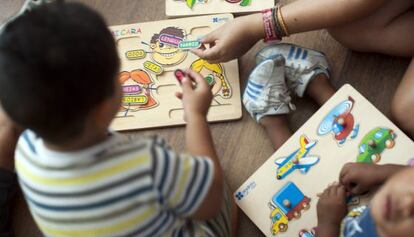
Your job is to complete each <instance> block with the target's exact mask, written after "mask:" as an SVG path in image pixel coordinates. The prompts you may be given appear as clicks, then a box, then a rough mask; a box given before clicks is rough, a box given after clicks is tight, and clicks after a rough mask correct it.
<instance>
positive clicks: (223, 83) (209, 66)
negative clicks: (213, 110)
mask: <svg viewBox="0 0 414 237" xmlns="http://www.w3.org/2000/svg"><path fill="white" fill-rule="evenodd" d="M190 68H191V69H192V70H194V71H195V72H198V73H200V74H201V75H202V76H203V77H204V80H206V81H207V83H208V84H209V85H210V86H212V93H213V95H214V96H221V97H223V98H224V99H229V98H230V97H231V96H232V90H231V87H230V84H229V82H228V80H227V78H226V75H225V73H224V67H223V66H222V65H221V64H215V63H214V64H213V63H209V62H207V61H206V60H203V59H198V60H196V61H194V62H193V63H192V64H191V66H190Z"/></svg>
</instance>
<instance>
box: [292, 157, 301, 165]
mask: <svg viewBox="0 0 414 237" xmlns="http://www.w3.org/2000/svg"><path fill="white" fill-rule="evenodd" d="M292 161H293V164H295V165H297V164H299V159H298V158H297V157H295V158H294V159H293V160H292Z"/></svg>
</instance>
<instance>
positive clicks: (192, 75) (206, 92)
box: [175, 70, 213, 122]
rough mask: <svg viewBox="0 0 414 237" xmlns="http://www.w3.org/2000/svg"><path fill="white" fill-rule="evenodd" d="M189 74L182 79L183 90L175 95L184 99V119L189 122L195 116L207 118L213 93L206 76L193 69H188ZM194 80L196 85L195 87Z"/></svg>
mask: <svg viewBox="0 0 414 237" xmlns="http://www.w3.org/2000/svg"><path fill="white" fill-rule="evenodd" d="M186 73H187V76H186V77H185V78H184V79H183V80H182V84H181V88H182V90H183V91H182V92H177V93H176V94H175V95H176V96H177V97H178V98H179V99H181V100H182V102H183V106H184V114H185V115H184V119H185V120H186V121H187V122H188V121H189V120H191V119H193V118H200V117H202V118H204V119H205V118H206V116H207V113H208V110H209V108H210V104H211V101H212V99H213V94H212V93H211V88H210V86H209V85H208V84H207V82H206V81H205V80H204V78H203V77H202V76H201V75H200V74H198V73H196V72H194V71H191V70H187V71H186ZM193 81H195V82H196V87H195V88H194V87H193Z"/></svg>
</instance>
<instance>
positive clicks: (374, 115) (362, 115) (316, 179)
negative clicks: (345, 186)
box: [234, 85, 414, 237]
mask: <svg viewBox="0 0 414 237" xmlns="http://www.w3.org/2000/svg"><path fill="white" fill-rule="evenodd" d="M349 96H351V97H352V99H353V100H354V102H353V103H352V99H351V100H350V99H349ZM339 104H341V106H339V107H338V108H339V109H336V112H338V111H345V110H346V111H347V112H345V114H347V115H348V116H347V119H345V120H346V121H348V122H349V124H351V125H352V121H351V120H349V119H350V118H351V117H349V113H350V114H352V115H353V118H354V126H349V129H347V128H346V127H347V126H346V125H345V126H344V127H345V129H343V130H342V131H350V130H352V129H354V128H356V127H357V124H359V132H358V134H357V136H356V137H355V138H354V139H350V138H349V137H348V139H347V140H346V141H345V142H344V144H342V145H339V144H338V142H337V141H336V140H335V139H334V136H333V133H332V132H330V133H328V134H326V135H318V133H320V134H324V133H326V132H328V131H330V126H329V123H330V122H329V121H331V120H329V119H328V120H326V121H328V122H329V123H324V125H323V126H322V127H321V129H319V125H320V124H321V121H322V120H324V118H325V117H326V116H327V115H328V113H329V111H331V110H333V108H335V107H336V106H337V105H339ZM352 105H353V107H352ZM349 109H351V110H350V111H349ZM336 112H335V113H336ZM348 112H349V113H348ZM330 115H332V114H330ZM327 117H330V116H327ZM340 117H341V116H340ZM377 127H381V128H384V129H385V130H382V129H379V130H378V131H377V132H376V133H375V135H374V137H375V139H377V138H378V139H383V138H386V137H387V136H388V135H390V134H389V133H387V132H386V131H388V129H392V130H393V131H394V133H395V134H396V137H395V146H394V147H393V148H391V149H385V150H384V151H383V152H382V154H381V156H382V157H381V160H380V162H379V164H385V163H396V164H407V163H408V161H409V160H410V159H411V158H413V151H414V143H413V142H412V141H411V139H410V138H409V137H407V136H406V135H405V134H404V133H403V132H402V131H401V130H400V129H398V128H397V127H396V126H395V125H394V124H393V123H392V122H391V121H390V120H388V119H387V118H386V117H385V116H384V115H383V114H381V112H380V111H378V110H377V109H376V108H375V107H374V106H373V105H372V104H371V103H370V102H368V101H367V100H366V99H365V98H364V97H363V96H362V95H361V94H359V93H358V92H357V91H356V90H355V89H353V88H352V87H351V86H350V85H345V86H343V87H342V88H341V89H340V90H339V91H338V92H337V93H336V94H335V95H334V96H333V97H332V98H331V99H330V100H329V101H328V102H327V103H326V104H325V105H324V106H323V107H322V108H321V109H320V110H319V111H318V112H316V113H315V115H313V116H312V117H311V118H310V119H309V120H308V121H307V122H306V123H305V124H304V125H303V126H302V127H301V128H300V129H299V130H298V131H297V132H296V133H295V134H294V135H293V136H292V137H291V138H290V139H289V140H288V141H287V142H286V143H285V144H284V145H283V146H282V147H281V148H280V149H279V150H278V151H277V152H275V153H274V154H273V155H272V156H271V157H270V158H269V159H268V160H267V161H266V162H265V163H264V164H263V165H262V166H261V167H260V168H259V169H258V170H257V171H256V172H255V173H254V174H253V175H252V176H251V177H250V178H249V179H248V180H247V181H246V182H245V183H244V184H243V185H242V186H241V187H240V188H239V189H238V190H237V191H236V192H235V193H234V195H235V199H236V202H237V204H238V206H239V207H240V208H241V209H242V210H243V211H244V212H245V213H246V215H247V216H248V217H249V218H250V219H251V220H252V221H253V222H254V223H255V224H256V225H257V226H258V227H259V229H260V230H261V231H262V232H263V233H264V234H265V235H266V236H274V235H272V233H271V227H273V224H272V221H271V219H270V217H271V212H273V211H274V210H275V209H273V208H274V207H279V206H280V208H279V210H281V211H282V212H283V214H286V215H291V214H292V213H289V209H286V206H283V201H281V200H283V199H284V198H286V197H289V195H296V197H294V196H290V197H289V199H290V198H292V200H293V201H292V202H291V203H297V201H295V200H294V199H295V198H297V197H299V198H300V200H305V199H304V198H303V197H301V195H300V194H294V192H295V191H294V188H292V184H288V182H293V183H294V184H295V185H296V187H297V188H298V189H299V190H300V191H301V192H302V193H303V194H304V196H307V197H309V198H310V199H311V201H310V209H309V210H302V211H301V217H300V218H299V219H292V220H291V221H289V222H288V228H287V231H286V232H284V233H281V232H279V233H277V234H276V236H281V237H287V236H289V237H290V236H298V233H299V232H300V231H301V230H303V229H307V230H310V229H311V228H313V227H315V226H316V225H317V218H316V217H317V216H316V204H317V202H318V198H317V196H316V194H317V193H319V192H321V191H323V190H324V189H325V188H326V187H327V186H328V184H330V183H332V182H334V181H337V180H338V177H339V173H340V170H341V168H342V166H343V165H344V164H345V163H347V162H356V160H357V159H356V158H357V156H358V155H359V149H360V142H361V141H362V140H363V139H364V138H365V137H364V136H365V135H366V134H367V133H368V132H369V131H372V130H373V129H375V128H377ZM355 130H356V129H355ZM355 130H354V131H355ZM338 134H339V135H341V134H340V133H338ZM381 134H382V135H381ZM301 135H306V136H307V137H308V138H309V141H313V140H315V141H317V143H316V145H314V147H313V148H310V150H309V152H308V153H307V155H305V157H307V159H308V160H310V159H312V157H315V156H317V157H319V162H318V163H316V164H314V165H313V166H309V167H310V169H309V170H308V173H306V174H303V173H301V172H300V171H299V170H298V169H296V170H294V169H293V171H292V172H291V173H290V174H288V175H286V174H287V173H288V172H285V171H287V169H284V168H286V167H288V166H286V167H283V165H282V164H280V163H279V164H280V165H281V166H280V168H278V167H279V165H277V164H276V163H275V161H276V160H279V159H280V158H284V157H288V156H289V155H290V154H292V153H293V152H295V151H297V150H298V148H299V147H300V145H299V142H300V137H301ZM342 135H343V134H342ZM351 135H355V133H351ZM382 136H384V137H383V138H381V137H382ZM388 137H391V136H388ZM338 138H339V137H338ZM369 139H373V136H371V137H370V138H369ZM369 139H368V140H369ZM364 143H365V145H363V146H364V148H367V146H366V145H367V144H366V143H367V142H366V139H365V141H364ZM368 143H369V142H368ZM380 143H381V142H378V145H376V147H377V148H378V149H379V148H380V147H381V144H380ZM308 144H312V142H310V143H308ZM388 144H391V145H392V143H388ZM365 151H366V152H367V151H369V150H366V149H365ZM369 155H370V154H369V152H368V153H362V155H361V158H366V157H368V158H372V156H371V157H370V156H369ZM308 157H310V158H308ZM374 157H375V156H374ZM302 159H303V158H302ZM282 160H283V159H282ZM279 161H280V160H279ZM286 164H287V163H286ZM278 169H280V171H279V172H278ZM277 175H281V177H283V178H282V179H280V180H278V179H277V177H276V176H277ZM284 175H286V176H284ZM285 185H286V186H285ZM282 187H287V188H286V189H284V190H282ZM279 190H282V191H280V192H279ZM292 190H293V191H292ZM288 191H289V192H290V194H289V193H286V192H288ZM273 198H274V200H275V201H271V200H272V199H273ZM269 203H271V204H272V205H273V207H272V209H273V210H272V209H271V208H270V207H269ZM294 205H295V204H294ZM294 205H291V208H293V206H294ZM283 209H285V210H283ZM276 212H278V211H277V210H276V211H275V212H273V214H275V213H276ZM285 212H287V213H285ZM283 214H281V215H282V217H283V216H285V217H286V215H283ZM285 221H286V219H283V218H282V220H281V221H280V222H285Z"/></svg>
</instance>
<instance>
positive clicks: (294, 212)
mask: <svg viewBox="0 0 414 237" xmlns="http://www.w3.org/2000/svg"><path fill="white" fill-rule="evenodd" d="M310 202H311V199H310V198H309V197H306V196H305V195H304V194H303V193H302V191H300V189H299V188H298V187H297V186H296V185H295V184H294V183H293V182H288V183H286V184H285V185H284V186H283V187H282V188H281V189H280V190H279V192H277V193H276V194H275V195H273V197H272V200H271V201H270V202H269V204H268V205H269V208H270V210H271V212H270V219H271V223H272V224H271V227H270V232H271V233H272V235H277V233H280V232H286V231H287V229H288V224H289V221H291V220H292V219H299V218H300V217H301V215H302V214H301V212H302V210H308V209H309V208H310Z"/></svg>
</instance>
